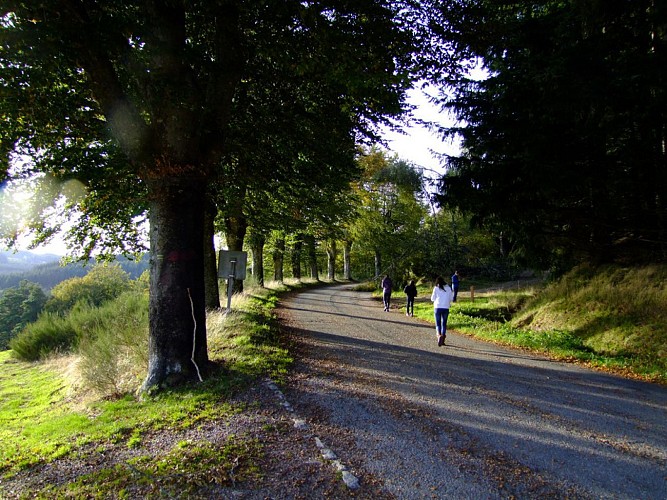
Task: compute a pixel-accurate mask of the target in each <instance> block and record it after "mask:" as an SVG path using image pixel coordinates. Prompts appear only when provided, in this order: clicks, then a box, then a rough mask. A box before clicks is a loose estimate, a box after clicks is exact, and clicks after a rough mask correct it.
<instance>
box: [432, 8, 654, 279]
mask: <svg viewBox="0 0 667 500" xmlns="http://www.w3.org/2000/svg"><path fill="white" fill-rule="evenodd" d="M470 7H471V8H470V10H469V11H468V12H467V13H466V14H465V15H463V16H461V17H460V18H459V20H460V22H461V23H462V24H461V26H460V33H461V34H462V38H463V40H462V41H463V43H466V44H467V45H468V47H469V48H470V49H471V50H473V51H475V52H477V53H478V54H479V57H480V60H481V61H482V63H483V64H484V66H485V68H486V69H487V70H488V73H489V75H488V78H486V79H485V80H483V81H477V82H473V81H470V80H469V79H468V80H464V81H462V82H461V85H460V87H459V89H458V92H455V94H456V97H455V98H454V99H452V100H450V101H448V102H447V103H446V104H447V107H449V108H450V109H451V110H453V111H454V112H455V113H456V114H457V116H458V118H459V119H460V120H461V122H462V123H464V125H463V126H461V127H457V128H453V129H452V130H451V132H452V133H458V134H460V135H461V136H462V138H463V142H462V146H463V150H462V151H463V153H462V155H460V157H458V158H451V159H450V160H449V165H448V172H447V174H446V177H445V179H444V182H443V186H444V194H445V199H444V201H445V202H446V203H448V204H450V205H451V206H457V207H460V208H461V209H463V210H465V211H466V212H468V213H471V214H473V215H474V216H475V220H476V222H478V223H480V224H484V225H485V227H486V228H488V229H489V230H490V231H493V232H494V233H495V234H496V235H498V236H499V237H500V236H501V235H502V237H503V239H504V242H505V251H506V252H508V254H509V253H511V254H512V255H513V256H514V257H515V258H516V259H518V260H520V261H523V262H529V263H533V265H534V266H535V267H539V268H542V269H547V268H553V269H555V270H557V271H558V272H563V271H565V270H567V269H570V268H571V267H572V264H573V263H575V264H576V263H579V262H585V261H587V260H594V261H599V262H610V261H615V262H619V263H632V262H638V261H642V262H656V261H658V262H661V261H663V260H664V257H665V247H664V242H665V241H666V240H667V237H666V236H667V235H666V233H665V226H664V224H663V219H664V214H665V207H666V206H665V201H664V193H665V192H667V175H666V174H665V168H664V164H665V152H664V139H663V137H664V129H665V125H666V118H665V117H666V116H667V94H666V89H667V85H665V81H666V73H665V71H664V68H665V67H666V66H667V59H666V54H667V53H666V52H665V51H664V50H662V46H663V44H664V39H663V38H662V37H661V36H659V35H658V33H662V32H663V31H664V27H665V25H666V24H667V11H666V10H665V9H664V8H661V7H658V6H657V4H656V3H655V2H649V1H636V2H625V3H616V4H614V6H613V7H611V5H610V4H609V3H608V2H606V3H605V2H584V3H581V2H512V3H508V4H505V3H503V2H493V1H491V2H487V1H482V2H472V3H471V4H470ZM453 22H456V21H454V20H453Z"/></svg>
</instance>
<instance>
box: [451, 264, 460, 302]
mask: <svg viewBox="0 0 667 500" xmlns="http://www.w3.org/2000/svg"><path fill="white" fill-rule="evenodd" d="M452 291H453V292H454V298H453V299H452V302H456V296H457V295H458V294H459V272H458V271H454V274H452Z"/></svg>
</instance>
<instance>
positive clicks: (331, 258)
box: [327, 240, 337, 281]
mask: <svg viewBox="0 0 667 500" xmlns="http://www.w3.org/2000/svg"><path fill="white" fill-rule="evenodd" d="M336 253H337V252H336V240H331V242H330V243H329V246H328V248H327V274H328V277H329V281H334V280H335V279H336Z"/></svg>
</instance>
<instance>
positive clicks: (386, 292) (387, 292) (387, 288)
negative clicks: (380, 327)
mask: <svg viewBox="0 0 667 500" xmlns="http://www.w3.org/2000/svg"><path fill="white" fill-rule="evenodd" d="M392 286H393V283H392V282H391V278H390V277H389V275H388V274H387V275H385V277H384V278H383V279H382V302H384V310H385V311H387V312H388V311H389V305H390V302H391V287H392Z"/></svg>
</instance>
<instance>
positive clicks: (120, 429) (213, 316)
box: [0, 283, 308, 498]
mask: <svg viewBox="0 0 667 500" xmlns="http://www.w3.org/2000/svg"><path fill="white" fill-rule="evenodd" d="M301 286H308V283H306V284H296V283H295V284H293V285H291V286H287V285H274V286H271V287H267V288H264V289H252V290H250V291H249V292H246V293H244V294H239V295H237V296H235V297H234V300H233V302H232V311H231V313H229V314H225V313H224V311H222V312H214V313H209V315H208V318H207V327H208V330H209V337H208V339H209V357H210V359H211V361H212V371H211V374H210V376H209V377H208V378H207V379H206V380H205V381H204V382H202V383H198V384H194V383H193V384H191V385H188V386H185V387H180V388H177V389H171V390H165V391H161V392H157V393H154V394H153V393H151V394H141V395H139V394H135V393H126V394H124V395H118V394H113V395H109V396H107V397H103V398H100V397H99V394H96V393H93V392H91V391H90V390H86V389H85V388H84V387H82V378H81V372H80V369H79V367H78V365H79V362H80V358H79V357H78V356H77V355H68V356H52V357H51V358H50V359H48V360H47V361H43V362H36V363H30V362H25V361H18V360H16V359H15V358H14V357H12V356H11V351H3V352H0V442H2V447H0V485H1V484H2V483H4V482H5V480H7V479H8V478H11V477H12V476H14V475H16V474H18V473H19V472H21V471H23V470H26V469H30V468H33V467H35V466H38V465H40V464H47V463H50V462H52V461H54V460H57V459H62V458H65V457H68V458H70V459H72V460H76V458H77V456H78V455H79V454H81V453H86V451H85V450H91V449H92V450H97V451H99V453H100V454H104V453H105V450H107V449H115V448H118V447H120V448H123V447H124V448H126V449H136V450H141V449H142V444H143V442H144V440H145V439H148V438H147V436H154V435H156V434H159V433H160V432H165V431H166V432H179V431H184V430H192V429H196V428H197V427H198V426H200V425H203V424H205V423H206V422H210V421H224V420H225V419H226V418H229V417H230V416H232V415H235V414H238V413H239V412H242V411H243V410H244V406H243V404H242V403H232V402H230V401H232V400H233V395H234V394H236V393H238V391H240V390H243V389H245V388H247V387H249V386H250V385H251V384H253V383H255V382H256V380H257V379H258V378H260V377H265V376H270V377H272V378H274V379H275V380H278V381H280V380H281V377H282V376H283V375H284V374H285V373H287V370H288V367H289V365H290V364H291V362H292V359H291V357H290V355H289V353H288V352H287V350H285V349H284V348H281V347H280V345H279V341H278V340H279V339H278V335H277V329H278V324H277V321H276V318H275V317H274V316H273V309H274V308H275V306H276V303H277V300H278V294H279V293H282V292H285V291H289V290H290V289H293V288H296V287H301ZM138 341H139V342H143V340H138ZM261 449H262V446H261V443H257V442H256V441H254V438H251V437H247V438H246V437H243V436H231V437H230V439H229V441H228V442H227V443H226V444H225V446H224V447H223V449H222V450H221V449H220V447H219V446H217V447H216V448H215V449H213V448H212V447H211V446H210V444H208V443H206V442H190V443H188V446H180V445H176V446H173V447H172V448H171V449H165V450H162V454H161V456H160V457H159V458H157V459H156V457H154V456H153V457H148V456H146V457H143V458H142V457H138V458H134V459H132V460H131V461H126V462H123V463H120V464H117V465H115V466H113V467H111V468H102V469H100V470H96V471H94V472H92V473H90V474H85V475H82V476H80V477H79V480H77V481H74V482H71V483H70V484H69V485H66V486H58V487H54V486H48V485H47V486H46V487H45V488H44V489H43V491H41V492H40V493H39V495H41V496H42V497H43V498H53V497H68V498H69V497H72V498H89V497H97V498H106V497H109V496H114V497H123V496H124V495H126V493H127V492H126V488H127V487H128V485H130V484H131V485H134V487H137V485H139V486H141V482H142V481H148V480H149V479H147V478H150V480H151V481H154V482H155V487H156V488H159V489H160V491H161V492H165V491H167V492H168V491H169V489H170V488H172V487H174V488H175V487H176V486H178V491H179V492H180V494H183V492H187V489H188V488H190V487H192V488H194V489H196V488H201V485H203V484H207V483H209V482H211V481H212V480H213V479H212V478H211V475H212V474H213V475H214V476H215V478H216V479H215V481H216V482H223V483H224V482H225V481H227V479H225V475H224V474H223V473H222V472H220V471H233V472H234V476H235V477H234V478H232V479H233V480H236V481H239V480H242V478H244V477H250V476H252V475H256V474H257V463H258V460H259V457H261V453H262V452H261ZM216 471H218V472H220V473H217V472H216ZM144 486H145V487H148V488H149V489H150V487H151V485H150V484H147V485H144ZM112 493H113V494H112ZM26 494H27V492H26ZM30 494H31V495H34V494H35V492H31V493H30ZM0 496H3V495H2V492H1V491H0Z"/></svg>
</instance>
